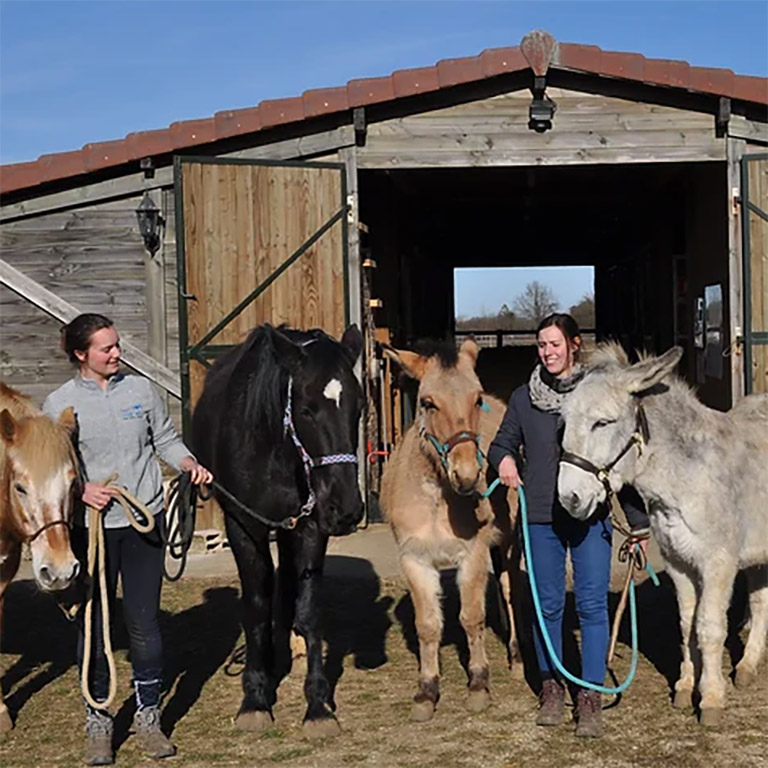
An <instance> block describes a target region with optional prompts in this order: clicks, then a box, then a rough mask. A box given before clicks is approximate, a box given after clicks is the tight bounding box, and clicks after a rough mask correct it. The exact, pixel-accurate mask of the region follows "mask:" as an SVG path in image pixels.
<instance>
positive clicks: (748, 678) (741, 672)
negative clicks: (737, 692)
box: [733, 667, 757, 689]
mask: <svg viewBox="0 0 768 768" xmlns="http://www.w3.org/2000/svg"><path fill="white" fill-rule="evenodd" d="M756 677H757V673H756V672H755V671H754V670H753V669H747V668H746V667H743V668H741V669H740V668H738V667H737V668H736V677H735V678H734V679H733V684H734V685H735V686H736V687H737V688H742V689H743V688H747V687H748V686H750V685H751V684H752V683H753V682H754V680H755V678H756Z"/></svg>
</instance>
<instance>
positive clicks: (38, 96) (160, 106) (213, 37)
mask: <svg viewBox="0 0 768 768" xmlns="http://www.w3.org/2000/svg"><path fill="white" fill-rule="evenodd" d="M535 28H542V29H546V30H547V31H549V32H550V33H551V34H552V35H554V36H555V38H556V39H558V40H560V41H564V42H574V43H585V44H591V45H598V46H600V47H601V48H603V49H604V50H619V51H622V50H623V51H632V52H638V53H642V54H644V55H645V56H649V57H660V58H670V59H683V60H686V61H688V62H690V63H691V64H694V65H699V66H707V67H727V68H729V69H732V70H734V71H735V72H737V73H739V74H751V75H760V76H766V75H768V2H766V0H727V1H725V2H723V1H719V0H712V1H710V2H702V1H701V0H684V1H682V2H680V1H667V0H664V1H662V0H642V2H636V1H634V0H626V1H624V0H603V1H602V2H582V1H581V0H570V1H568V2H558V1H555V0H551V1H549V0H538V1H537V2H512V1H509V2H504V1H503V0H497V1H496V2H485V1H484V0H473V1H472V2H464V1H462V0H455V1H454V2H446V1H445V0H433V1H432V2H411V1H410V0H389V1H387V2H379V1H376V0H373V1H370V2H366V1H364V0H356V1H353V0H349V1H348V2H337V1H335V0H316V1H315V2H299V1H296V2H292V1H291V0H282V1H281V2H267V1H266V0H265V1H262V2H255V1H250V2H249V1H246V0H242V1H240V2H232V1H231V0H219V1H218V2H210V1H206V0H199V1H198V2H188V0H101V1H98V0H78V1H76V2H73V1H72V0H58V1H56V0H52V1H51V0H48V1H47V0H0V163H3V164H5V163H15V162H23V161H27V160H34V159H35V158H37V157H38V156H40V155H43V154H47V153H51V152H63V151H68V150H72V149H79V148H80V147H81V146H83V145H84V144H87V143H89V142H96V141H107V140H111V139H117V138H122V137H123V136H125V135H126V134H128V133H130V132H132V131H141V130H150V129H154V128H163V127H166V126H168V125H170V123H172V122H174V121H176V120H186V119H192V118H200V117H210V116H211V115H213V114H214V113H215V112H217V111H219V110H223V109H236V108H240V107H248V106H254V105H256V104H258V102H259V101H261V100H263V99H272V98H284V97H287V96H294V95H298V94H300V93H302V91H305V90H307V89H310V88H321V87H328V86H337V85H341V84H343V83H346V82H347V81H348V80H351V79H353V78H358V77H374V76H378V75H387V74H389V73H390V72H392V71H394V70H396V69H403V68H408V67H419V66H429V65H432V64H434V63H435V62H436V61H438V60H440V59H443V58H453V57H459V56H473V55H476V54H478V53H480V52H481V51H482V50H483V49H485V48H496V47H500V46H508V45H517V44H518V43H519V42H520V39H521V38H522V37H523V35H525V34H526V33H527V32H529V31H530V30H532V29H535ZM586 275H587V273H586V272H584V273H582V277H583V281H582V280H581V279H577V280H571V281H570V282H569V285H572V286H574V288H573V291H572V293H573V294H574V296H573V297H571V296H569V295H567V293H566V290H565V288H563V289H559V288H558V286H556V285H553V289H554V290H555V293H556V294H557V295H558V296H559V297H560V298H561V300H562V302H563V304H570V303H574V302H575V301H578V299H579V298H580V297H581V295H583V293H584V292H585V291H587V290H590V287H591V286H590V284H589V279H588V277H585V276H586ZM572 277H573V276H572ZM520 279H522V278H521V276H519V275H518V280H520ZM531 279H534V278H531ZM485 284H486V285H487V284H488V281H485ZM459 288H460V286H459ZM457 292H458V288H457ZM503 300H504V299H503ZM503 300H502V301H503ZM481 304H483V305H487V309H488V311H496V310H497V308H498V306H497V305H500V304H499V302H497V300H496V299H495V298H493V299H492V298H491V297H488V298H487V300H486V298H485V295H484V294H482V293H481V294H480V296H479V297H478V299H477V304H476V305H475V306H467V307H466V311H467V312H470V313H471V312H475V311H477V309H478V308H479V307H480V305H481Z"/></svg>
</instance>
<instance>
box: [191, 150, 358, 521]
mask: <svg viewBox="0 0 768 768" xmlns="http://www.w3.org/2000/svg"><path fill="white" fill-rule="evenodd" d="M182 173H183V195H184V200H183V206H184V208H183V210H184V246H185V259H186V264H185V266H186V293H188V294H192V295H194V296H195V297H196V298H195V299H190V300H187V312H188V315H187V317H188V338H189V344H190V345H192V344H195V343H197V342H198V341H200V340H201V339H202V338H203V337H204V336H205V334H206V333H207V332H208V331H209V330H211V329H212V328H213V327H214V326H215V325H216V324H217V323H218V322H219V321H220V320H222V319H223V318H224V317H225V316H226V315H227V314H228V313H229V312H230V311H231V310H232V309H233V308H234V307H236V306H237V305H238V304H239V303H240V302H241V301H242V300H243V299H244V298H245V297H246V296H248V294H249V293H251V292H252V291H253V290H254V289H255V288H256V287H257V286H258V285H260V284H261V283H262V282H263V281H264V280H265V279H267V278H268V277H269V276H270V275H271V274H272V273H273V272H274V271H275V270H276V269H277V268H279V267H280V266H281V265H282V264H283V262H285V261H286V259H288V258H290V256H291V255H292V254H293V253H294V252H295V251H296V250H297V249H298V248H299V247H300V246H301V245H302V244H303V243H304V242H305V241H306V240H307V239H309V238H310V237H311V236H312V235H313V234H314V233H315V232H316V231H317V230H318V229H320V228H321V227H322V226H323V224H325V223H326V221H328V219H330V218H331V217H332V216H333V214H334V213H336V212H337V211H338V210H339V208H340V207H341V205H342V196H341V193H342V187H341V173H340V171H339V170H336V169H325V168H304V167H295V166H280V167H276V166H263V165H233V164H222V165H220V164H213V163H194V162H185V163H184V164H183V166H182ZM342 238H343V227H342V224H341V221H339V222H337V223H336V224H335V225H334V226H333V227H331V229H330V230H329V231H328V232H326V233H325V234H324V235H323V236H322V237H321V238H320V239H319V240H318V241H317V242H316V243H315V244H314V245H313V246H312V247H311V248H310V249H308V250H307V251H306V252H305V253H304V254H303V255H302V256H300V257H299V259H298V260H297V261H296V262H294V263H293V264H292V265H291V266H290V267H288V269H287V270H286V271H285V272H284V273H283V274H281V275H280V276H279V277H278V278H277V279H276V280H275V281H274V282H273V283H272V284H271V285H270V286H269V287H268V288H267V289H266V290H265V291H264V292H263V293H262V294H261V295H260V296H259V297H258V298H257V299H256V300H255V301H253V302H252V303H251V304H250V305H249V306H248V307H247V308H246V309H245V310H244V311H243V312H242V313H241V314H240V315H238V316H237V317H236V318H234V319H233V320H232V322H231V323H230V324H229V325H227V326H226V327H225V328H224V329H222V330H221V331H220V332H219V333H218V334H217V335H216V336H215V337H214V338H213V339H212V340H211V341H210V342H209V343H211V344H237V343H240V342H241V341H243V340H244V338H245V337H246V336H247V334H248V332H249V331H250V330H251V329H252V328H253V327H254V326H256V325H259V324H260V323H264V322H269V323H272V324H273V325H279V324H280V323H288V324H290V325H291V326H293V327H297V328H315V327H320V328H323V329H324V330H326V331H328V332H329V333H332V334H334V335H336V336H337V337H339V336H340V335H341V334H342V333H343V331H344V325H345V306H344V261H343V254H344V249H343V240H342ZM205 373H206V368H205V366H203V365H202V364H201V363H199V362H198V361H191V363H190V387H191V401H192V405H193V407H194V403H195V402H196V401H197V399H198V397H199V396H200V392H201V391H202V386H203V382H204V378H205ZM219 514H220V513H214V512H213V511H212V510H210V509H208V508H206V510H204V511H203V513H202V514H201V515H200V517H199V527H202V528H205V527H223V526H222V520H221V518H220V517H218V515H219Z"/></svg>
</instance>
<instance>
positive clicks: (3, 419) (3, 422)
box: [0, 408, 16, 445]
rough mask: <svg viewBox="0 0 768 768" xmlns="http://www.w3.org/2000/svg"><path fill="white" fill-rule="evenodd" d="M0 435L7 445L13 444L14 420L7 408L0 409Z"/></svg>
mask: <svg viewBox="0 0 768 768" xmlns="http://www.w3.org/2000/svg"><path fill="white" fill-rule="evenodd" d="M0 437H2V439H3V441H4V442H5V443H6V444H7V445H13V441H14V439H15V438H16V420H15V419H14V418H13V416H12V415H11V412H10V411H9V410H8V409H7V408H3V410H2V411H0Z"/></svg>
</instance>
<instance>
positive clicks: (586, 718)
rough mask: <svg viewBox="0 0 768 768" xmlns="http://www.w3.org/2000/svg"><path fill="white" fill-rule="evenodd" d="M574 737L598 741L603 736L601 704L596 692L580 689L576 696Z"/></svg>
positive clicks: (600, 698)
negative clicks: (576, 721)
mask: <svg viewBox="0 0 768 768" xmlns="http://www.w3.org/2000/svg"><path fill="white" fill-rule="evenodd" d="M576 717H577V720H578V723H577V725H576V735H577V736H582V737H584V738H592V739H599V738H600V737H601V736H602V735H603V702H602V697H601V696H600V693H599V692H598V691H589V690H587V689H586V688H581V689H580V690H579V692H578V693H577V694H576Z"/></svg>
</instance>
